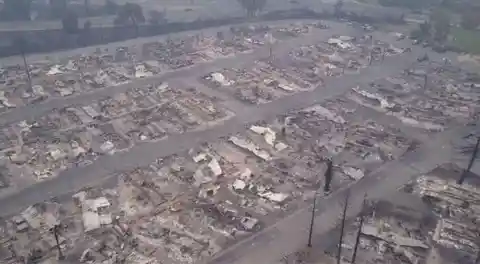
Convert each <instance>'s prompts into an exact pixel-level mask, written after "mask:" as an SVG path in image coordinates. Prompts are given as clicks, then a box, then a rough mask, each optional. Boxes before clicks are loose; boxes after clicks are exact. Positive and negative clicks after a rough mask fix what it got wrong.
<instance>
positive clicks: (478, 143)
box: [457, 137, 480, 184]
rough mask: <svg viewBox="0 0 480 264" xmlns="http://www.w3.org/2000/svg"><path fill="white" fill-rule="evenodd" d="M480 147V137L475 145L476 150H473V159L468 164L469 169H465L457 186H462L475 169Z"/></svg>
mask: <svg viewBox="0 0 480 264" xmlns="http://www.w3.org/2000/svg"><path fill="white" fill-rule="evenodd" d="M479 145H480V137H478V138H477V143H476V144H475V148H474V149H473V153H472V157H471V158H470V162H469V163H468V167H467V169H465V170H464V171H463V173H462V175H461V176H460V178H459V179H458V181H457V184H462V183H463V181H465V178H466V177H467V176H468V174H469V173H470V170H471V169H472V167H473V163H474V162H475V159H476V158H477V153H478V147H479Z"/></svg>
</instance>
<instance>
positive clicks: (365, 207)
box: [350, 194, 367, 264]
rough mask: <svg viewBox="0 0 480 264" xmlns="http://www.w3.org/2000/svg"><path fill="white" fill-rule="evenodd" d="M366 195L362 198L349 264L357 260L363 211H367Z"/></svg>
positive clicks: (363, 218)
mask: <svg viewBox="0 0 480 264" xmlns="http://www.w3.org/2000/svg"><path fill="white" fill-rule="evenodd" d="M366 204H367V195H366V194H365V196H364V197H363V205H362V211H361V212H360V223H359V227H358V231H357V237H356V238H355V246H354V247H353V255H352V261H350V263H352V264H355V260H356V258H357V251H358V245H359V244H360V236H361V235H362V227H363V221H364V220H365V210H366V209H367V206H366Z"/></svg>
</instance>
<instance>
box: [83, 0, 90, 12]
mask: <svg viewBox="0 0 480 264" xmlns="http://www.w3.org/2000/svg"><path fill="white" fill-rule="evenodd" d="M83 6H84V7H85V15H86V16H90V0H83Z"/></svg>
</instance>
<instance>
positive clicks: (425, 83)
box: [423, 73, 428, 89]
mask: <svg viewBox="0 0 480 264" xmlns="http://www.w3.org/2000/svg"><path fill="white" fill-rule="evenodd" d="M427 82H428V73H425V75H424V76H423V89H426V88H427Z"/></svg>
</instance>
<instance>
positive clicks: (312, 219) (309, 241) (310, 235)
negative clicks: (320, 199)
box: [307, 180, 320, 248]
mask: <svg viewBox="0 0 480 264" xmlns="http://www.w3.org/2000/svg"><path fill="white" fill-rule="evenodd" d="M315 188H316V189H315V196H314V197H313V206H312V216H311V218H310V228H309V230H308V243H307V246H308V247H309V248H311V247H312V235H313V225H314V224H315V213H316V212H317V196H318V191H319V190H320V180H319V181H318V182H317V184H315Z"/></svg>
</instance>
